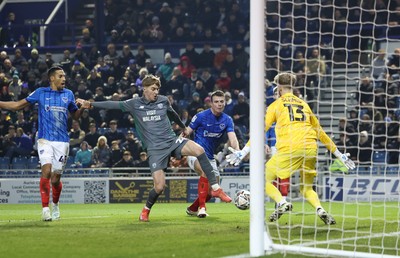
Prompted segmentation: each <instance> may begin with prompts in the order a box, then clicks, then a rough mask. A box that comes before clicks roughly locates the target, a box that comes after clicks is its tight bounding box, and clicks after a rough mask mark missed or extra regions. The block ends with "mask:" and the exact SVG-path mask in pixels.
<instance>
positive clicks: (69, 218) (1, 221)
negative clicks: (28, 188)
mask: <svg viewBox="0 0 400 258" xmlns="http://www.w3.org/2000/svg"><path fill="white" fill-rule="evenodd" d="M109 217H111V216H86V217H67V218H65V217H62V218H61V219H60V220H77V219H100V218H109ZM36 221H41V220H40V219H37V220H26V219H20V220H0V223H10V222H36ZM55 221H57V220H55Z"/></svg>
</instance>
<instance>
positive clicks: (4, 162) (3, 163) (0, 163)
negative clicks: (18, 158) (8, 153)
mask: <svg viewBox="0 0 400 258" xmlns="http://www.w3.org/2000/svg"><path fill="white" fill-rule="evenodd" d="M9 168H10V158H9V157H0V170H3V169H9Z"/></svg>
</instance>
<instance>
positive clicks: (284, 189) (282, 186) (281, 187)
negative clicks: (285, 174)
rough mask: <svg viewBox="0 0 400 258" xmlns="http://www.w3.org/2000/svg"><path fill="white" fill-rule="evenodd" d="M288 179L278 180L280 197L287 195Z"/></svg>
mask: <svg viewBox="0 0 400 258" xmlns="http://www.w3.org/2000/svg"><path fill="white" fill-rule="evenodd" d="M289 186H290V182H289V178H285V179H279V190H280V191H281V194H282V196H284V197H286V196H288V193H289Z"/></svg>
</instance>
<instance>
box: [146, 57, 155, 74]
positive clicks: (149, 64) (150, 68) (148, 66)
mask: <svg viewBox="0 0 400 258" xmlns="http://www.w3.org/2000/svg"><path fill="white" fill-rule="evenodd" d="M144 67H145V68H146V69H147V71H149V74H155V73H156V71H157V66H156V65H155V64H153V62H152V61H151V58H147V59H146V63H145V66H144Z"/></svg>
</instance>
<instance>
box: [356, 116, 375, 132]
mask: <svg viewBox="0 0 400 258" xmlns="http://www.w3.org/2000/svg"><path fill="white" fill-rule="evenodd" d="M358 131H359V132H361V131H366V132H367V133H369V134H371V133H372V120H371V117H370V116H369V115H368V114H363V115H362V116H361V120H360V123H359V125H358Z"/></svg>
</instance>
